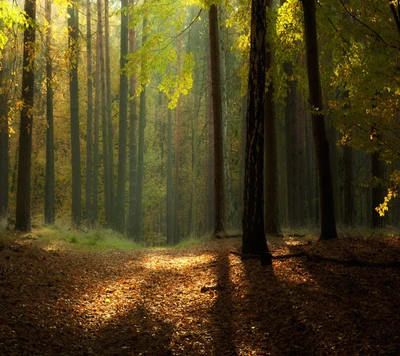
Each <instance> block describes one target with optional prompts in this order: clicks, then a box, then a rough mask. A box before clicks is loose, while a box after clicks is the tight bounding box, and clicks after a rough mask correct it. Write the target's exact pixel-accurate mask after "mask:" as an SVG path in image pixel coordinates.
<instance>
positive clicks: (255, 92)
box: [242, 0, 272, 264]
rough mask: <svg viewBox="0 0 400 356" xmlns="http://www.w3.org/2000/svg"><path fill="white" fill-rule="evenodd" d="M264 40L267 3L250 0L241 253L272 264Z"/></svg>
mask: <svg viewBox="0 0 400 356" xmlns="http://www.w3.org/2000/svg"><path fill="white" fill-rule="evenodd" d="M265 37H266V1H265V0H252V2H251V34H250V68H249V82H248V93H249V97H248V104H247V116H246V132H247V140H246V163H245V188H244V212H243V237H242V251H243V253H245V254H249V253H250V254H258V255H260V258H261V261H262V264H271V263H272V260H271V255H270V253H269V250H268V245H267V241H266V239H265V230H264V179H263V175H264V120H265V117H264V100H265V98H264V91H265V74H266V73H265V72H266V71H265V65H266V61H265V59H266V42H265Z"/></svg>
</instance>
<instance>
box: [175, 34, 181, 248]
mask: <svg viewBox="0 0 400 356" xmlns="http://www.w3.org/2000/svg"><path fill="white" fill-rule="evenodd" d="M181 48H182V36H181V35H179V36H178V78H180V77H181ZM175 130H176V131H175V182H174V243H178V242H179V235H180V229H179V170H180V164H181V158H180V157H181V98H180V97H179V98H178V102H177V104H176V125H175Z"/></svg>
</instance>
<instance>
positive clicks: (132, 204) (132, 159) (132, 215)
mask: <svg viewBox="0 0 400 356" xmlns="http://www.w3.org/2000/svg"><path fill="white" fill-rule="evenodd" d="M129 5H130V6H132V5H133V0H129ZM135 48H136V32H135V29H134V28H132V29H130V30H129V53H133V52H135ZM136 89H137V82H136V74H133V75H132V76H131V77H130V96H131V100H130V103H129V213H128V229H129V231H128V235H129V237H134V223H135V219H136V195H137V194H136V190H137V145H136V121H137V117H136V103H137V100H136V96H135V94H136Z"/></svg>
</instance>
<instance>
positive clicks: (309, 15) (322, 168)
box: [302, 0, 337, 240]
mask: <svg viewBox="0 0 400 356" xmlns="http://www.w3.org/2000/svg"><path fill="white" fill-rule="evenodd" d="M302 3H303V10H304V28H305V41H306V51H307V71H308V86H309V91H310V104H311V109H312V115H311V117H312V128H313V136H314V143H315V151H316V157H317V168H318V177H319V199H320V214H321V219H320V220H321V235H320V240H329V239H333V238H336V237H337V232H336V221H335V210H334V201H333V190H332V172H331V163H330V157H329V142H328V138H327V135H326V130H325V120H324V115H323V113H322V109H323V106H322V93H321V82H320V75H319V63H318V62H319V61H318V45H317V24H316V13H315V12H316V11H315V0H302Z"/></svg>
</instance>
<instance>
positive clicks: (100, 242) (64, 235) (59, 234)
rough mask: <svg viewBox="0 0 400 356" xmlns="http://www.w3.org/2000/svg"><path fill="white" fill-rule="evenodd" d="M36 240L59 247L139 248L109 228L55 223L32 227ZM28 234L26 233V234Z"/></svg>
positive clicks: (49, 245)
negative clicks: (72, 226)
mask: <svg viewBox="0 0 400 356" xmlns="http://www.w3.org/2000/svg"><path fill="white" fill-rule="evenodd" d="M29 235H33V236H35V238H36V239H37V240H38V242H39V243H40V244H42V245H46V246H48V247H53V248H59V249H83V250H86V249H97V250H98V249H100V250H102V249H105V250H107V249H129V250H135V249H137V248H139V246H138V245H137V244H135V243H134V242H133V241H131V240H128V239H126V238H124V236H123V235H121V234H119V233H117V232H115V231H112V230H110V229H103V228H101V229H79V230H78V229H73V228H71V227H69V226H68V225H63V224H55V225H48V226H42V227H38V228H36V229H34V230H33V231H32V233H31V234H29ZM26 236H28V235H26Z"/></svg>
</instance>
